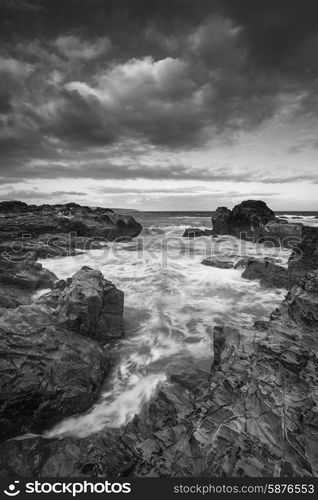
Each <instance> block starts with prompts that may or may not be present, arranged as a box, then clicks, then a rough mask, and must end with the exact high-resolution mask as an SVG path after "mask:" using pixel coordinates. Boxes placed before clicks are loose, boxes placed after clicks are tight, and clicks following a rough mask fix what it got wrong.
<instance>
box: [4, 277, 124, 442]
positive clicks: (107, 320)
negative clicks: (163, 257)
mask: <svg viewBox="0 0 318 500" xmlns="http://www.w3.org/2000/svg"><path fill="white" fill-rule="evenodd" d="M122 311H123V293H122V292H120V291H119V290H117V289H116V288H115V286H114V285H113V284H112V283H110V282H108V281H106V280H105V279H104V278H103V275H102V274H101V273H100V272H99V271H94V270H92V269H90V268H87V267H84V268H82V269H81V270H80V271H79V272H78V273H76V274H75V275H74V276H73V278H72V279H69V280H67V282H63V281H60V282H58V283H57V284H56V288H55V289H54V290H53V291H52V292H50V293H48V294H45V295H43V296H42V297H40V298H39V299H38V300H36V301H34V302H33V303H32V304H30V305H25V306H21V307H18V308H17V309H14V310H12V311H10V310H8V311H5V312H4V313H3V315H2V317H0V345H1V354H0V357H1V370H2V372H1V381H0V423H1V426H0V429H1V430H0V433H1V436H3V437H4V436H6V437H8V435H10V434H11V435H13V434H21V433H24V432H28V431H39V430H41V429H42V428H43V427H45V426H47V425H50V424H51V423H54V422H56V421H58V420H61V419H62V418H63V417H65V416H67V415H71V414H74V413H76V412H81V411H84V410H86V409H87V408H89V407H90V406H91V404H92V403H93V402H94V400H95V399H96V397H97V395H98V393H99V390H100V387H101V384H102V382H103V379H104V377H105V374H106V373H107V371H108V370H109V368H110V362H109V359H108V357H107V353H106V352H105V350H104V349H103V347H102V345H103V344H104V343H105V341H107V340H110V339H112V338H114V337H119V336H121V335H122V333H123V325H122Z"/></svg>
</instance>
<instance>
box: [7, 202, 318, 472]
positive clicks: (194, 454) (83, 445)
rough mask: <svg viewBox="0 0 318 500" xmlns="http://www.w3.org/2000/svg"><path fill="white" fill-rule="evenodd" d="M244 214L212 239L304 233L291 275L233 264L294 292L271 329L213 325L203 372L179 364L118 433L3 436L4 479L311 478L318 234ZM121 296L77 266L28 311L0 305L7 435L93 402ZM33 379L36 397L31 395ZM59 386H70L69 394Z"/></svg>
mask: <svg viewBox="0 0 318 500" xmlns="http://www.w3.org/2000/svg"><path fill="white" fill-rule="evenodd" d="M246 203H248V205H246ZM260 204H261V205H260ZM241 205H242V206H240V208H238V209H237V208H235V209H233V211H230V213H229V211H227V209H226V210H225V209H223V208H222V209H218V211H217V214H216V215H214V220H213V231H214V234H229V235H232V236H235V235H237V234H240V235H241V233H242V232H245V233H246V235H247V237H256V238H257V239H260V238H261V239H264V238H267V237H268V236H269V237H271V236H272V235H268V227H269V226H272V225H275V224H276V226H277V225H279V226H281V228H277V227H275V230H274V231H276V235H277V234H279V235H280V236H279V238H280V241H283V239H284V238H285V237H286V234H288V233H289V236H290V234H291V233H294V232H295V231H296V233H297V236H298V237H299V234H300V231H301V240H300V241H299V242H298V243H297V244H293V246H292V247H293V251H292V254H291V257H290V259H289V262H288V266H287V268H284V267H281V266H277V265H276V264H275V263H273V262H271V261H269V260H255V259H252V260H251V259H245V260H244V261H243V262H241V263H239V265H240V266H241V267H243V268H244V271H243V276H244V277H245V278H246V279H259V280H260V281H261V282H262V283H263V285H264V286H274V287H277V286H281V287H284V288H288V289H289V292H288V293H287V295H286V297H285V299H284V301H283V302H282V304H281V306H280V307H279V308H278V309H276V310H275V311H273V312H272V314H271V316H270V318H269V320H268V321H258V322H256V324H255V325H254V326H253V327H250V328H241V329H238V328H233V327H231V326H228V325H224V326H222V327H221V326H218V327H215V328H214V334H213V335H214V338H213V351H214V353H213V357H212V359H211V370H210V371H203V370H198V369H197V370H194V369H193V367H187V366H184V367H183V368H182V369H178V370H175V371H174V372H173V373H170V377H169V380H168V381H167V382H165V383H163V384H161V385H160V387H159V388H158V390H157V391H156V394H155V395H154V396H153V397H152V399H151V400H150V401H149V402H148V403H147V404H145V406H144V408H143V409H142V411H141V413H140V414H139V415H136V416H135V418H134V419H133V421H132V422H130V423H129V424H128V425H126V426H124V427H122V428H120V429H109V428H108V429H105V430H104V431H101V432H98V433H96V434H95V435H92V436H89V437H87V438H82V439H79V438H73V437H61V438H50V439H48V438H45V437H42V436H24V437H22V438H19V439H8V440H6V441H4V442H3V443H2V449H1V452H0V471H1V472H0V473H1V474H2V476H20V477H27V476H28V477H35V476H39V477H45V476H51V477H54V476H98V475H101V476H107V477H119V476H121V477H123V476H125V477H127V476H183V477H186V476H204V477H209V476H214V477H216V476H217V477H220V476H252V477H260V476H263V477H275V476H276V477H299V476H305V477H312V476H317V474H318V466H317V464H318V411H317V408H318V393H317V382H318V357H317V348H318V337H317V327H318V228H309V227H305V226H304V227H303V226H301V227H300V229H299V225H297V228H296V229H294V228H292V229H290V228H288V229H285V226H287V224H285V223H283V222H282V223H280V222H279V221H277V220H275V216H274V217H273V212H271V211H270V210H269V209H268V208H267V207H266V205H265V204H262V202H251V201H249V202H245V204H244V203H243V204H241ZM264 205H265V207H264ZM247 208H249V210H247ZM251 221H252V224H251ZM218 224H219V225H218ZM235 224H237V226H235ZM283 226H284V228H282V227H283ZM235 227H236V229H235V230H234V229H233V228H235ZM223 231H227V232H225V233H223ZM233 233H235V234H233ZM284 235H285V236H284ZM189 236H190V237H191V235H189ZM199 236H200V235H199ZM293 236H295V234H293ZM294 243H295V242H294ZM35 265H36V263H35ZM38 272H39V273H40V272H41V273H43V272H44V273H45V271H44V270H43V269H38ZM53 278H54V277H53V276H46V279H47V280H50V279H51V280H52V279H53ZM40 283H41V279H40ZM37 286H38V285H37ZM33 289H36V288H33ZM122 301H123V297H122V294H121V292H120V291H118V290H117V289H116V288H115V287H114V285H112V284H111V283H109V282H107V281H106V280H105V279H104V278H103V276H102V275H101V273H99V272H98V271H94V270H92V269H89V268H83V269H82V270H81V271H79V272H78V273H76V274H75V275H74V276H73V277H72V279H71V280H68V281H67V282H56V283H55V284H54V289H53V290H52V292H51V293H49V294H46V295H44V296H43V297H40V298H39V299H37V300H35V301H33V302H32V303H29V304H26V305H22V306H20V307H19V308H18V309H13V310H10V308H5V306H4V305H3V306H2V307H3V309H2V317H0V338H1V339H2V340H1V343H2V344H3V345H4V344H5V345H6V346H7V347H6V348H7V351H6V353H5V355H4V359H5V363H6V365H5V367H6V368H5V372H4V373H5V377H6V383H5V384H4V387H3V390H2V401H3V403H2V405H1V411H0V416H1V419H2V424H3V425H2V429H4V434H6V436H7V437H10V433H11V434H12V435H13V434H15V432H16V431H18V430H19V432H20V433H21V431H22V430H24V432H27V431H34V430H36V429H41V428H42V427H43V425H42V424H43V421H45V420H46V422H49V421H50V418H51V417H53V414H56V412H58V414H59V417H60V418H61V417H62V416H64V415H66V414H71V413H72V412H73V413H75V412H76V411H83V409H84V407H86V408H88V407H89V406H90V405H91V404H92V402H93V400H94V399H95V398H96V395H97V394H98V391H99V389H100V386H101V378H102V377H103V376H104V375H105V374H106V373H107V370H108V369H109V364H108V356H107V347H106V353H105V347H103V346H104V345H105V344H106V346H107V344H108V342H109V340H110V339H113V338H116V337H117V336H120V335H122V331H123V330H122V323H121V319H122ZM35 318H38V319H37V321H35ZM39 318H43V319H40V320H39ZM44 324H45V327H44ZM110 325H111V327H110ZM105 332H108V333H107V334H106V338H104V337H103V335H104V333H105ZM73 339H74V344H76V349H78V351H79V354H78V359H80V360H82V359H83V356H84V355H85V356H86V358H85V363H86V366H87V369H86V371H84V372H83V373H81V377H80V378H79V382H78V377H79V375H78V371H79V370H80V364H81V363H78V364H77V365H76V366H70V365H69V359H68V351H67V350H65V348H64V345H67V347H68V349H70V350H71V349H74V348H75V345H74V344H73ZM48 340H49V341H50V342H49V343H48ZM60 343H61V344H60ZM87 345H89V346H90V348H89V349H88V350H87ZM19 349H20V351H19ZM45 349H47V351H45ZM14 350H15V351H16V352H15V353H14V356H13V357H11V354H12V353H13V351H14ZM33 350H34V352H33ZM60 350H62V351H63V356H64V355H65V356H66V357H65V360H64V361H65V363H64V362H63V370H64V369H65V372H63V370H61V373H55V372H54V370H55V367H56V366H57V364H56V359H57V358H58V357H59V352H60ZM26 351H28V352H29V353H30V355H29V356H28V355H26ZM10 353H11V354H10ZM23 354H24V355H23ZM37 355H40V356H41V370H42V372H41V377H42V378H40V379H39V378H38V371H37V370H38V368H37V367H38V362H37V361H36V359H37V358H36V356H37ZM73 362H74V360H73V359H72V363H73ZM75 364H76V363H75ZM23 370H25V372H24V371H23ZM33 370H35V371H34V372H33ZM68 371H69V372H68ZM17 373H19V374H20V373H21V377H23V381H26V380H29V381H30V384H29V385H27V384H26V387H25V392H23V391H21V392H18V393H17V399H16V400H15V399H14V398H11V399H10V394H9V392H8V391H9V388H10V387H11V388H13V389H14V388H15V385H14V384H15V383H18V379H17ZM24 373H26V374H27V377H26V376H25V375H24ZM48 373H50V377H49V378H47V374H48ZM101 373H102V377H100V376H99V375H100V374H101ZM28 376H30V378H28ZM56 377H57V380H56ZM44 379H45V383H43V380H44ZM16 381H17V382H16ZM39 381H41V384H40V387H41V391H42V392H41V396H43V397H42V399H37V398H38V394H39V386H38V385H37V384H38V383H39ZM75 381H76V382H77V385H76V383H75ZM67 384H71V385H72V384H75V386H74V387H72V391H74V392H72V391H71V395H70V393H69V388H70V385H67ZM57 387H58V390H55V389H56V388H57ZM13 389H11V390H13ZM32 391H34V393H35V394H36V397H34V394H33V393H32ZM12 394H13V392H12ZM83 394H84V397H82V396H83ZM26 395H27V397H29V399H26ZM8 401H9V402H10V404H9V405H8ZM21 401H22V402H23V401H24V402H25V401H27V402H28V403H27V405H28V408H29V410H28V413H27V420H26V421H25V422H20V421H19V415H20V413H22V412H21ZM18 403H19V405H20V406H19V405H18ZM19 408H20V410H19ZM63 412H64V413H63ZM8 415H11V416H12V417H14V418H15V420H14V424H15V426H16V428H15V429H12V428H11V429H10V426H8V423H7V420H10V419H7V420H6V417H8ZM22 416H23V415H22ZM6 425H7V427H5V426H6Z"/></svg>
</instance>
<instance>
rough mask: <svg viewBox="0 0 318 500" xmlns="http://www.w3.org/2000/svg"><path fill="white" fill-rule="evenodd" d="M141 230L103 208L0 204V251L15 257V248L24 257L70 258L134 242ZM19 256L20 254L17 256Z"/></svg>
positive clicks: (127, 217)
mask: <svg viewBox="0 0 318 500" xmlns="http://www.w3.org/2000/svg"><path fill="white" fill-rule="evenodd" d="M141 230H142V226H141V224H139V223H138V222H137V221H136V220H135V219H134V218H133V217H132V216H131V215H128V214H117V213H115V212H114V211H113V210H111V209H107V208H99V207H97V208H91V207H83V206H80V205H77V204H75V203H69V204H66V205H41V206H35V205H26V204H25V203H22V202H17V201H13V202H2V203H0V239H1V245H0V251H2V252H9V253H10V255H15V254H16V247H17V245H18V244H20V245H21V247H22V245H23V252H24V255H27V253H28V252H32V253H36V255H37V256H38V257H41V258H44V257H56V256H65V255H73V254H75V253H76V250H80V249H85V250H90V249H91V248H99V247H100V245H101V244H105V242H107V241H113V240H115V239H119V238H134V237H136V236H138V234H139V233H140V232H141ZM20 253H21V252H20Z"/></svg>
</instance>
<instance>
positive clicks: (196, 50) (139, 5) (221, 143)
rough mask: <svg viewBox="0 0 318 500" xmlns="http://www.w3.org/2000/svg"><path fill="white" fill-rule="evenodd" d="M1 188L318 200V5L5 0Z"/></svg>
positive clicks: (230, 0)
mask: <svg viewBox="0 0 318 500" xmlns="http://www.w3.org/2000/svg"><path fill="white" fill-rule="evenodd" d="M0 38H1V40H0V198H1V199H21V200H24V201H27V202H35V203H46V202H49V203H50V202H51V203H59V202H67V201H75V202H78V203H81V204H85V205H102V206H110V207H130V208H135V209H141V210H142V209H144V210H152V209H153V210H214V209H215V208H216V207H217V206H219V205H228V206H230V207H232V206H233V205H234V204H236V203H238V202H240V201H242V200H243V199H246V198H256V199H263V200H265V201H266V202H267V203H268V205H269V206H270V207H271V208H273V209H276V210H285V209H286V210H294V209H295V210H296V209H298V210H301V209H303V210H310V209H312V210H318V197H317V193H318V169H317V164H318V161H317V160H318V133H317V132H318V97H317V95H318V94H317V91H318V57H317V54H318V2H317V0H301V1H300V0H206V1H200V0H189V1H188V0H168V1H166V0H160V1H157V0H65V1H64V2H62V1H58V0H0Z"/></svg>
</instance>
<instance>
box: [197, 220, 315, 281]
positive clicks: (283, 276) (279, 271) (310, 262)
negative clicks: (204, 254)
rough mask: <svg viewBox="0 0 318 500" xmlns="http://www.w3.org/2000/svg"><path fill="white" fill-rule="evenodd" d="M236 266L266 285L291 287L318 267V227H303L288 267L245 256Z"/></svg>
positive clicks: (244, 275)
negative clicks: (301, 235) (301, 237)
mask: <svg viewBox="0 0 318 500" xmlns="http://www.w3.org/2000/svg"><path fill="white" fill-rule="evenodd" d="M211 260H212V258H211ZM203 263H205V264H206V262H203ZM206 265H207V264H206ZM235 267H236V268H244V271H243V274H242V277H243V278H245V279H252V280H253V279H257V280H259V281H260V282H261V283H262V284H263V285H265V286H272V287H277V288H286V289H290V288H291V287H292V286H294V285H297V284H299V283H301V282H302V280H303V279H304V278H305V276H306V275H307V273H308V272H310V271H311V270H315V269H318V228H315V227H304V228H303V239H302V240H301V242H300V243H298V244H297V245H295V246H294V247H293V251H292V253H291V256H290V258H289V260H288V266H287V268H286V267H282V266H279V265H277V264H275V262H274V261H273V260H271V259H268V258H267V259H256V258H243V259H241V260H240V261H239V262H238V263H237V264H236V265H235Z"/></svg>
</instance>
